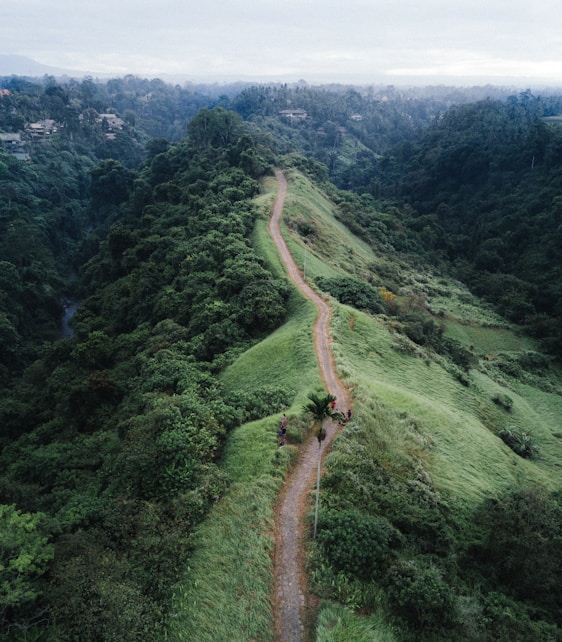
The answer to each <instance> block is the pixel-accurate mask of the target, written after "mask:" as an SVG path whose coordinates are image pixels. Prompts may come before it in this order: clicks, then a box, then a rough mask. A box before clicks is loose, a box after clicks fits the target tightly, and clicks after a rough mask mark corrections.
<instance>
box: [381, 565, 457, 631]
mask: <svg viewBox="0 0 562 642" xmlns="http://www.w3.org/2000/svg"><path fill="white" fill-rule="evenodd" d="M386 583H387V587H386V588H387V597H388V602H389V606H390V609H391V611H393V612H394V613H395V614H396V615H398V616H399V617H400V618H402V619H403V620H405V621H406V622H407V623H408V624H409V625H410V626H411V627H413V628H415V629H423V628H425V627H437V626H438V627H439V628H441V629H443V628H446V627H447V626H449V625H451V624H452V623H453V621H454V612H455V608H454V607H455V599H454V595H453V592H452V590H451V587H450V586H449V585H448V584H447V583H446V582H445V580H444V579H443V577H442V574H441V571H440V569H439V568H437V566H435V565H434V564H432V563H426V562H425V561H423V560H421V558H418V559H416V560H408V561H400V562H398V563H397V564H396V565H395V566H393V567H392V568H391V569H390V571H389V573H388V574H387V577H386Z"/></svg>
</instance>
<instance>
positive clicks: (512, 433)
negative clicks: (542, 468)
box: [498, 426, 539, 459]
mask: <svg viewBox="0 0 562 642" xmlns="http://www.w3.org/2000/svg"><path fill="white" fill-rule="evenodd" d="M498 435H499V437H500V439H501V440H502V441H503V442H504V443H505V444H507V445H508V446H509V447H510V448H511V450H513V452H514V453H515V454H516V455H519V456H520V457H523V458H524V459H533V458H534V457H536V456H537V455H538V454H539V451H538V448H537V446H536V445H535V442H534V440H533V438H532V437H531V435H529V434H528V433H525V432H521V431H519V430H517V429H516V428H514V427H513V426H506V427H505V428H502V430H500V432H499V433H498Z"/></svg>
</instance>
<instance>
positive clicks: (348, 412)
mask: <svg viewBox="0 0 562 642" xmlns="http://www.w3.org/2000/svg"><path fill="white" fill-rule="evenodd" d="M347 421H351V408H348V409H347Z"/></svg>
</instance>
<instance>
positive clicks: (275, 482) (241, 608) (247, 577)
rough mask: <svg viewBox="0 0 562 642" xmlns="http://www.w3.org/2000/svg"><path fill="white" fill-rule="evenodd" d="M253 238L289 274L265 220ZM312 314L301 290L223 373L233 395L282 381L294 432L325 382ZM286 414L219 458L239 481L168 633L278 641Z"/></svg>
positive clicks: (247, 431) (202, 538) (235, 440)
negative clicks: (277, 323)
mask: <svg viewBox="0 0 562 642" xmlns="http://www.w3.org/2000/svg"><path fill="white" fill-rule="evenodd" d="M267 188H268V189H270V190H272V189H276V183H274V182H273V181H271V180H268V181H266V182H265V183H264V189H267ZM260 198H261V200H262V204H264V208H265V207H269V208H270V207H271V204H272V203H273V195H272V194H271V193H266V194H264V195H263V196H262V197H260ZM253 240H254V244H255V246H256V247H257V248H259V250H260V252H261V254H262V256H264V258H265V259H266V261H267V262H268V264H270V266H271V268H272V269H273V271H274V272H275V273H276V274H278V275H281V274H284V269H283V268H282V265H281V262H280V260H279V258H278V256H277V253H276V252H274V251H273V242H272V241H271V239H270V237H269V234H268V232H267V222H266V221H265V219H264V220H260V221H258V224H257V225H256V230H255V232H254V239H253ZM315 318H316V310H315V308H314V306H313V305H312V304H311V303H309V302H307V301H306V299H304V298H303V297H302V296H301V295H300V294H298V293H297V292H296V291H295V292H294V293H293V294H292V296H291V299H290V302H289V315H288V318H287V321H286V322H285V324H284V325H283V326H281V327H280V328H279V329H278V330H276V331H275V332H274V333H272V334H271V335H270V336H268V337H267V338H266V339H265V340H264V341H261V342H260V343H258V344H256V345H254V346H253V347H252V348H250V349H249V350H247V351H246V352H244V353H243V354H242V355H240V357H239V358H238V359H236V360H235V361H234V363H233V364H232V365H230V366H229V367H228V368H227V369H226V371H225V372H224V374H223V377H222V382H223V385H224V388H225V392H226V394H227V395H228V394H231V393H234V392H244V391H252V390H254V389H256V388H259V387H261V386H263V385H264V384H267V385H275V384H276V383H278V384H279V385H280V386H282V387H284V388H288V389H290V390H293V391H294V397H293V401H292V403H291V405H290V407H289V408H287V416H288V418H289V426H288V435H289V439H291V436H292V434H294V433H293V431H294V428H293V426H294V425H295V424H299V423H300V421H299V416H300V412H301V408H302V405H303V404H304V403H305V402H306V395H307V394H308V392H309V391H310V390H314V389H316V388H318V387H319V386H321V379H320V376H319V373H318V367H317V360H316V355H315V353H314V345H313V335H312V326H313V323H314V320H315ZM279 420H280V414H274V415H272V416H271V417H266V418H264V419H262V420H259V421H254V422H251V423H248V424H245V425H243V426H240V427H239V428H238V429H236V430H235V431H234V432H233V433H232V434H231V435H230V437H229V440H228V442H227V444H226V446H225V449H224V453H223V457H222V466H223V468H224V470H225V471H226V473H227V474H228V476H229V479H230V480H231V482H232V485H231V487H230V489H229V491H228V493H227V494H226V496H225V497H224V498H222V499H221V500H220V501H219V502H218V503H217V504H216V505H215V507H214V508H213V510H212V512H211V513H210V514H209V516H208V517H207V518H206V519H205V521H204V523H203V524H202V526H201V527H200V528H199V529H198V531H197V535H196V538H195V540H194V554H193V556H192V558H191V559H190V565H189V568H188V569H186V572H185V575H184V578H183V580H182V582H181V583H180V584H179V585H178V587H177V590H176V592H175V599H174V604H173V611H172V617H171V619H170V624H169V630H168V632H167V639H168V640H172V641H178V642H179V641H181V640H189V641H193V640H205V642H224V641H225V640H229V642H237V641H240V642H248V641H249V640H255V641H256V642H258V641H259V642H267V641H270V640H273V639H274V633H273V615H272V612H271V602H270V600H271V592H272V579H273V578H272V570H273V569H272V561H271V553H272V550H273V543H274V541H273V509H274V505H275V502H276V500H277V494H278V491H279V487H280V485H281V483H282V480H283V478H284V475H285V473H286V471H287V469H288V467H289V466H290V464H291V461H292V460H293V457H294V455H295V454H296V449H295V448H294V447H292V446H287V447H285V448H282V449H281V448H279V447H278V445H277V439H276V432H277V428H278V425H279Z"/></svg>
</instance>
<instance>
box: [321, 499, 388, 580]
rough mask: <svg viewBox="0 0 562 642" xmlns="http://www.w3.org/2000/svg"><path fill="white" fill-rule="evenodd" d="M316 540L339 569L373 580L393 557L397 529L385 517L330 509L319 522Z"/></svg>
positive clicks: (322, 515)
mask: <svg viewBox="0 0 562 642" xmlns="http://www.w3.org/2000/svg"><path fill="white" fill-rule="evenodd" d="M318 529H319V530H318V535H317V541H318V543H319V544H320V547H321V549H322V552H323V554H324V556H325V557H326V558H327V559H328V560H329V562H330V564H331V565H332V566H333V567H334V568H336V569H337V570H340V571H344V572H345V573H348V574H350V575H355V576H357V577H360V578H363V579H371V578H373V577H375V576H376V574H377V572H380V571H381V570H382V569H384V568H385V567H386V566H388V564H389V563H390V561H391V560H392V557H393V556H392V548H393V546H396V543H397V541H398V533H397V531H396V530H395V529H394V528H393V527H392V526H391V525H390V523H389V522H388V521H387V520H386V519H385V518H384V517H375V516H371V515H367V514H364V513H360V512H358V511H339V512H334V511H327V512H325V513H322V514H321V516H320V519H319V522H318Z"/></svg>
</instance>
